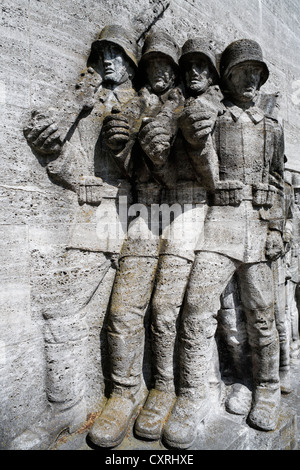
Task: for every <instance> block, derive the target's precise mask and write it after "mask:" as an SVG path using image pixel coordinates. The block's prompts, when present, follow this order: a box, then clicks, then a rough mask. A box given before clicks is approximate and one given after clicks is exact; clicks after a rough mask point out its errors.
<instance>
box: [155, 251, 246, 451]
mask: <svg viewBox="0 0 300 470" xmlns="http://www.w3.org/2000/svg"><path fill="white" fill-rule="evenodd" d="M236 268H237V263H235V262H234V261H233V260H231V259H229V258H227V257H225V256H222V255H219V254H216V253H206V252H200V253H198V254H196V257H195V262H194V265H193V269H192V272H191V276H190V279H189V283H188V287H187V293H186V298H185V302H184V308H183V316H182V321H181V325H180V347H179V356H180V357H179V367H180V383H179V396H178V398H177V401H176V403H175V406H174V408H173V410H172V412H171V415H170V417H169V419H168V422H167V425H166V427H165V430H164V438H165V440H166V442H167V443H168V444H169V445H171V446H175V447H179V448H186V447H188V446H189V445H191V443H192V442H193V441H194V439H195V438H196V435H197V425H198V423H199V422H201V421H202V420H203V419H204V418H205V417H206V415H207V413H208V411H209V409H210V406H211V405H210V403H209V393H208V392H209V387H208V384H209V365H210V363H211V359H212V355H213V352H214V341H215V338H214V335H215V332H216V327H217V320H216V317H217V312H218V310H219V308H220V295H221V294H222V292H223V291H224V289H225V287H226V285H227V284H228V282H229V280H230V278H231V277H232V275H233V273H234V271H235V270H236Z"/></svg>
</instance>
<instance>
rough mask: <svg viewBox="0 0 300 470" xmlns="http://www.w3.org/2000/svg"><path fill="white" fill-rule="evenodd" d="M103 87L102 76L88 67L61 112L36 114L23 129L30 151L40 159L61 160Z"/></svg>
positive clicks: (45, 111)
mask: <svg viewBox="0 0 300 470" xmlns="http://www.w3.org/2000/svg"><path fill="white" fill-rule="evenodd" d="M100 84H101V78H100V75H99V74H98V73H97V72H95V71H94V69H92V68H91V67H89V68H88V69H86V70H85V71H83V72H82V73H81V74H80V78H79V81H78V82H77V84H76V86H75V92H74V93H73V94H72V96H71V97H69V98H68V99H67V98H66V97H64V99H62V100H61V102H60V109H58V108H55V107H53V108H48V109H45V110H43V111H37V110H33V111H32V113H31V118H30V121H29V122H28V124H27V125H26V127H25V128H24V135H25V137H26V139H27V141H28V144H29V145H30V146H31V148H32V149H33V150H34V151H35V152H37V153H38V154H40V155H44V156H47V155H52V156H53V155H54V156H58V155H59V154H60V153H61V151H62V148H63V146H64V144H65V142H66V141H67V138H68V135H69V133H70V131H72V130H73V129H74V128H75V126H76V124H77V122H78V121H79V120H80V118H81V116H82V115H83V113H84V112H87V111H89V110H91V109H92V108H93V106H94V96H95V93H96V91H97V90H98V88H99V86H100Z"/></svg>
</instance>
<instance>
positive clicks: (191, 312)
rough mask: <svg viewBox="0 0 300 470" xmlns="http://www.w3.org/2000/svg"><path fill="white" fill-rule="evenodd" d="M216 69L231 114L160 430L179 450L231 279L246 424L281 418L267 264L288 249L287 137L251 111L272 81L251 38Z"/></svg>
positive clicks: (203, 394) (268, 425)
mask: <svg viewBox="0 0 300 470" xmlns="http://www.w3.org/2000/svg"><path fill="white" fill-rule="evenodd" d="M220 72H221V79H222V87H223V92H224V94H225V96H226V99H227V101H225V105H226V110H225V112H224V114H223V115H221V116H220V117H219V118H218V119H217V123H216V129H215V147H213V146H211V156H212V159H213V160H214V161H215V159H216V157H215V155H216V154H217V159H218V162H219V163H218V172H219V182H218V183H217V184H216V187H215V190H214V191H213V192H212V198H211V202H210V207H209V210H208V214H207V218H206V221H205V227H204V244H203V245H202V246H201V247H200V249H199V250H196V257H195V262H194V265H193V269H192V272H191V276H190V279H189V284H188V287H187V292H186V299H185V304H184V308H183V315H182V320H181V330H180V384H179V396H178V397H177V400H176V403H175V406H174V408H173V410H172V413H171V415H170V417H169V419H168V422H167V424H166V426H165V429H164V438H165V441H166V442H167V444H168V445H170V446H173V447H178V448H187V447H189V446H190V445H191V444H192V443H193V441H194V440H195V438H196V436H197V423H198V422H201V421H203V420H204V419H205V418H206V416H207V415H208V412H209V407H210V405H209V394H208V387H207V384H208V368H207V365H208V364H209V361H210V357H211V355H212V347H213V340H214V335H215V331H216V326H217V320H216V316H217V312H218V310H219V308H220V295H221V294H222V292H223V291H224V289H225V287H226V286H227V284H228V282H229V280H230V279H231V277H232V276H233V274H234V273H236V274H237V276H238V280H239V285H240V289H241V301H242V304H243V309H244V311H245V313H246V316H247V329H248V335H249V343H250V346H251V351H252V359H253V379H254V391H253V401H252V408H251V411H250V414H249V416H248V422H249V423H250V425H251V426H253V427H255V428H258V429H260V430H264V431H271V430H274V429H275V428H276V426H277V422H278V416H279V407H280V380H279V342H278V333H277V330H276V324H275V318H274V292H273V278H272V266H271V265H272V261H274V260H276V259H277V258H278V257H279V256H281V255H282V253H283V250H284V247H283V241H282V233H283V232H282V231H283V209H282V207H283V171H284V143H283V131H282V128H281V126H280V125H279V124H278V122H277V121H276V120H274V119H272V118H269V117H268V116H266V115H264V113H263V112H262V111H261V110H260V109H259V108H258V107H256V106H255V101H256V98H257V94H258V91H259V89H260V87H261V86H262V85H263V84H264V83H265V82H266V80H267V79H268V76H269V70H268V67H267V65H266V64H265V62H264V60H263V56H262V51H261V48H260V46H259V45H258V44H257V43H256V42H255V41H251V40H240V41H236V42H234V43H232V44H230V45H229V46H228V47H227V48H226V50H225V51H224V53H223V54H222V58H221V65H220ZM200 122H201V116H200V117H199V123H200ZM199 125H200V124H199Z"/></svg>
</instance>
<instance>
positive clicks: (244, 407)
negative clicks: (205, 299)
mask: <svg viewBox="0 0 300 470" xmlns="http://www.w3.org/2000/svg"><path fill="white" fill-rule="evenodd" d="M218 332H219V335H220V338H221V340H222V341H223V343H224V347H225V351H226V353H227V354H226V357H227V366H226V367H227V368H228V369H229V372H228V373H229V376H230V377H231V380H232V383H233V386H232V389H231V391H230V394H229V395H228V398H227V400H226V402H225V406H226V409H227V411H228V412H229V413H232V414H236V415H243V416H247V415H248V413H249V411H250V407H251V401H252V392H251V389H252V383H251V374H250V370H251V364H250V358H249V344H248V336H247V329H246V317H245V313H244V311H243V308H242V304H241V299H240V292H239V285H238V282H237V277H236V276H233V278H232V279H231V281H230V282H229V284H228V286H227V287H226V289H225V291H224V292H223V294H222V296H221V309H220V310H219V312H218Z"/></svg>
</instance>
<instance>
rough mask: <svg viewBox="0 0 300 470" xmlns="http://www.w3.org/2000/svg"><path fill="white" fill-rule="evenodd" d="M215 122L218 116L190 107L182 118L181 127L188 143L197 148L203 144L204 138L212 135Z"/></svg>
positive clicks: (185, 110) (180, 120)
mask: <svg viewBox="0 0 300 470" xmlns="http://www.w3.org/2000/svg"><path fill="white" fill-rule="evenodd" d="M215 122H216V115H214V114H213V113H211V112H210V111H204V110H202V109H199V107H197V106H195V105H190V106H187V107H186V108H185V109H184V111H183V113H182V115H181V116H180V119H179V127H180V128H181V130H182V133H183V136H184V138H185V139H186V141H187V142H188V143H189V144H190V145H192V146H193V147H197V146H199V145H201V144H202V141H203V138H205V137H206V136H208V135H209V134H211V133H212V130H213V128H214V125H215Z"/></svg>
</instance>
